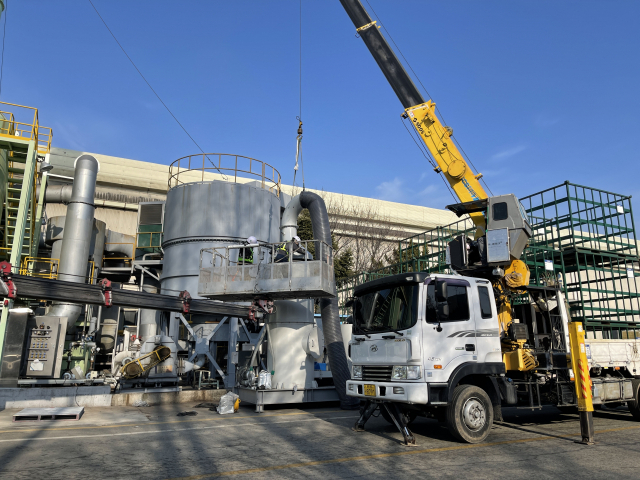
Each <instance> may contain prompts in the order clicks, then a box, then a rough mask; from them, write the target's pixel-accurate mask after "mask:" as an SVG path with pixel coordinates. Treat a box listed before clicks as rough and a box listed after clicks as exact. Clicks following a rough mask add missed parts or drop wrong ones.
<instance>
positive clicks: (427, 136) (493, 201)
mask: <svg viewBox="0 0 640 480" xmlns="http://www.w3.org/2000/svg"><path fill="white" fill-rule="evenodd" d="M340 3H341V4H342V6H343V7H344V9H345V10H346V12H347V14H348V15H349V17H350V18H351V21H352V22H353V24H354V25H355V27H356V31H357V33H358V34H359V36H360V37H361V38H362V40H363V41H364V43H365V45H366V46H367V48H368V49H369V51H370V52H371V54H372V55H373V58H374V59H375V61H376V62H377V64H378V66H379V67H380V69H381V70H382V73H383V74H384V75H385V77H386V78H387V80H388V82H389V84H390V85H391V88H393V90H394V92H395V93H396V96H397V97H398V99H399V100H400V103H402V106H403V107H404V112H403V113H402V116H403V118H409V119H410V120H411V124H412V125H413V127H414V128H415V130H416V132H417V133H418V135H419V136H420V138H421V139H422V141H423V142H424V145H425V146H426V147H427V149H428V150H429V152H430V153H431V155H432V157H433V159H434V160H435V162H436V167H435V168H434V170H435V172H436V173H439V174H440V173H441V174H442V175H443V176H444V178H445V179H446V180H447V182H448V183H449V185H451V188H452V189H453V191H454V192H455V194H456V195H457V197H458V199H459V200H460V202H462V203H459V204H456V205H449V206H447V208H449V209H450V210H452V211H453V212H454V213H456V214H457V215H458V216H462V215H465V214H466V215H468V216H469V217H470V218H471V220H472V221H473V223H474V224H475V225H476V226H477V231H476V234H475V238H474V239H470V238H466V236H462V238H458V239H457V241H454V242H452V244H451V245H450V246H449V248H450V258H451V264H452V266H453V267H454V269H455V270H456V271H457V272H459V273H462V274H465V275H469V276H477V277H481V278H486V279H488V280H490V281H491V282H492V284H493V286H494V289H495V290H496V292H497V294H498V295H497V298H496V301H497V302H498V305H499V307H498V318H499V323H500V329H501V332H504V333H505V334H506V332H507V331H508V329H509V327H510V325H511V323H512V320H513V318H512V301H511V297H512V296H513V294H514V293H515V292H517V289H518V288H521V287H525V286H527V285H528V284H529V268H528V267H527V266H526V264H525V263H524V262H523V261H521V260H520V255H521V254H522V251H523V250H524V248H525V246H526V245H527V243H528V241H529V238H530V237H531V233H532V230H531V226H530V225H529V221H528V219H527V216H526V214H525V211H524V208H523V207H522V205H521V204H520V202H519V200H518V199H517V198H516V196H515V195H513V194H509V195H500V196H494V197H489V196H488V195H487V193H486V192H485V190H484V188H482V185H481V184H480V182H479V180H480V178H482V174H481V173H474V171H473V169H472V168H471V166H470V165H469V164H468V163H467V162H466V161H465V159H464V156H463V155H462V154H461V153H460V151H459V150H458V148H457V147H456V145H455V142H454V141H453V138H452V136H453V129H452V128H451V127H448V126H445V125H443V124H442V122H441V121H440V120H439V119H438V117H437V115H436V104H435V102H433V101H432V100H428V101H426V102H425V100H424V98H423V96H422V95H421V93H420V91H419V90H418V89H417V88H416V86H415V84H414V83H413V80H412V79H411V77H410V76H409V74H408V73H407V71H406V70H405V68H404V66H403V65H402V63H401V62H400V60H399V59H398V57H397V56H396V54H395V53H394V51H393V49H392V48H391V46H390V45H389V44H388V42H387V40H386V39H385V38H384V36H383V35H382V33H381V32H380V26H379V25H378V24H377V22H376V21H374V20H372V19H371V17H370V16H369V14H368V13H367V11H366V10H365V8H364V7H363V5H362V3H361V2H360V0H340ZM503 351H504V354H505V355H504V356H505V362H506V363H508V364H513V365H516V366H518V367H519V368H518V369H520V370H530V369H532V368H534V367H535V366H536V365H537V362H536V361H535V359H534V358H533V356H532V355H531V354H530V353H529V352H528V351H527V349H524V348H523V347H522V345H519V344H518V343H517V342H514V341H512V340H510V339H508V338H506V335H505V338H504V340H503ZM508 366H509V365H508Z"/></svg>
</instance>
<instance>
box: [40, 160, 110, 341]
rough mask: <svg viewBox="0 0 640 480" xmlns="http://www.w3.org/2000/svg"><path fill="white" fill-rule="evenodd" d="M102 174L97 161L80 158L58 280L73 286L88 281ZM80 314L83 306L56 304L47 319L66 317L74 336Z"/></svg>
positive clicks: (63, 241)
mask: <svg viewBox="0 0 640 480" xmlns="http://www.w3.org/2000/svg"><path fill="white" fill-rule="evenodd" d="M99 170H100V164H99V163H98V160H96V159H95V157H93V156H91V155H81V156H79V157H78V158H77V159H76V161H75V173H74V178H73V190H72V193H71V201H70V202H69V205H68V206H67V216H66V218H65V222H64V237H63V239H62V248H61V252H60V263H59V265H58V280H64V281H67V282H73V283H84V281H85V276H86V273H87V261H88V259H89V253H90V251H91V236H92V233H93V232H92V230H93V215H94V211H95V206H94V204H93V199H94V195H95V191H96V179H97V176H98V171H99ZM81 312H82V305H78V304H69V303H56V304H54V305H53V307H52V308H51V310H50V311H49V313H48V314H47V315H48V316H55V317H67V331H68V332H73V331H74V329H75V323H76V320H77V319H78V317H79V316H80V313H81Z"/></svg>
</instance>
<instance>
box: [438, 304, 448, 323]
mask: <svg viewBox="0 0 640 480" xmlns="http://www.w3.org/2000/svg"><path fill="white" fill-rule="evenodd" d="M448 319H449V304H448V303H447V302H438V321H443V320H445V321H446V320H448Z"/></svg>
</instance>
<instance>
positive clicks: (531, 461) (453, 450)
mask: <svg viewBox="0 0 640 480" xmlns="http://www.w3.org/2000/svg"><path fill="white" fill-rule="evenodd" d="M194 405H195V404H182V405H160V406H156V407H140V408H136V407H127V406H126V407H105V408H87V409H86V410H85V414H84V416H83V418H82V419H81V420H80V421H64V420H58V421H41V422H22V423H12V421H11V419H12V415H13V413H15V412H16V411H17V410H4V411H2V412H0V478H12V479H22V478H24V479H27V478H29V479H31V478H51V479H58V478H60V479H62V478H64V479H68V480H73V479H83V480H85V479H87V478H110V479H129V478H131V479H134V478H135V479H147V478H149V479H156V478H185V479H192V480H196V479H207V478H215V477H221V476H224V477H232V478H237V479H249V478H251V479H255V478H295V479H299V478H318V479H323V480H325V479H327V478H336V477H337V478H357V477H361V478H366V479H367V480H369V479H375V478H414V477H415V478H465V479H466V478H469V479H471V478H473V479H474V480H475V479H484V478H491V479H501V478H505V479H509V480H513V479H514V478H554V479H562V478H599V479H606V478H617V479H627V478H628V479H636V478H640V423H639V422H636V421H634V420H633V419H632V417H631V415H630V414H629V413H628V412H627V410H626V408H624V407H623V408H620V409H617V410H611V411H601V412H596V415H595V418H594V423H595V429H596V442H597V443H596V445H593V446H584V445H581V444H578V443H575V441H576V440H577V439H579V432H580V426H579V422H578V417H577V415H574V414H562V413H560V412H558V411H557V410H556V409H553V408H549V409H545V410H543V411H542V412H535V413H532V412H529V411H526V410H517V409H506V410H505V411H504V416H505V421H504V422H503V423H501V424H499V425H496V426H495V427H494V428H493V431H492V434H491V436H490V437H489V439H488V441H487V442H486V443H484V444H480V445H467V444H461V443H457V442H455V441H454V440H453V439H452V438H451V437H450V436H449V434H448V432H447V430H446V428H445V427H443V426H441V425H440V424H438V422H436V421H435V420H427V419H418V420H416V422H415V423H414V424H413V426H412V430H413V432H414V434H415V435H416V439H417V442H418V446H417V447H404V446H402V445H401V444H400V438H401V436H400V434H399V433H398V432H397V431H396V430H395V427H392V426H390V425H388V424H387V423H386V422H385V420H384V419H383V418H382V417H380V418H373V419H371V420H370V422H369V423H368V424H367V428H368V431H367V432H365V433H355V432H353V431H352V430H351V426H352V425H353V423H354V422H355V420H356V418H357V412H348V411H341V410H339V409H338V408H336V407H335V406H322V407H310V408H307V407H305V408H300V409H298V408H278V409H273V408H272V409H269V410H267V411H266V412H265V413H263V414H256V413H254V412H253V408H252V406H249V405H245V406H242V407H241V409H240V411H239V412H238V413H236V414H233V415H219V414H217V413H216V412H214V411H209V410H208V409H206V408H193V407H194ZM185 409H189V410H195V411H197V412H198V415H197V416H195V417H190V416H186V417H179V416H177V413H178V412H180V411H183V410H185Z"/></svg>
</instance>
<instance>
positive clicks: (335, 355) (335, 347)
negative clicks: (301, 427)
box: [280, 191, 360, 409]
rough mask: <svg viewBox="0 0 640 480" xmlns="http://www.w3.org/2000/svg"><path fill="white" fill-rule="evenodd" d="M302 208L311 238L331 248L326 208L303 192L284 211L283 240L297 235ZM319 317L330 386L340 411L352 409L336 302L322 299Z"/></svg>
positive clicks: (345, 355)
mask: <svg viewBox="0 0 640 480" xmlns="http://www.w3.org/2000/svg"><path fill="white" fill-rule="evenodd" d="M303 208H307V209H308V210H309V215H310V216H311V228H312V229H313V238H314V239H315V240H321V241H323V242H325V243H326V244H327V245H331V244H332V242H331V227H330V226H329V214H328V213H327V206H326V205H325V203H324V200H322V197H320V196H319V195H317V194H315V193H311V192H307V191H303V192H302V193H301V194H300V195H297V196H295V197H293V198H292V199H291V201H290V202H289V204H288V205H287V207H286V208H285V211H284V212H283V214H282V223H281V226H280V228H281V231H282V240H284V241H288V240H291V238H292V237H293V235H295V234H296V230H297V218H298V215H299V213H300V212H301V211H302V209H303ZM320 314H321V316H322V332H323V333H324V338H325V344H326V347H327V353H328V355H329V364H330V365H331V373H332V374H333V384H334V385H335V388H336V392H337V393H338V397H340V407H341V408H343V409H352V408H355V407H356V406H357V405H359V404H360V402H359V401H358V400H357V399H355V398H353V397H349V396H347V380H349V379H350V378H351V372H349V364H348V363H347V354H346V353H345V349H344V342H343V340H342V330H341V327H340V314H339V310H338V299H337V298H321V299H320Z"/></svg>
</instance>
